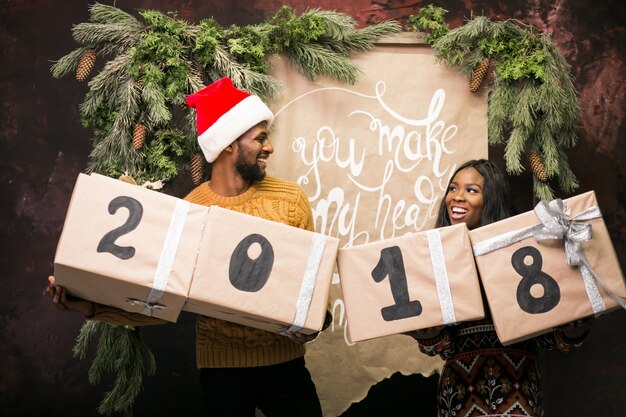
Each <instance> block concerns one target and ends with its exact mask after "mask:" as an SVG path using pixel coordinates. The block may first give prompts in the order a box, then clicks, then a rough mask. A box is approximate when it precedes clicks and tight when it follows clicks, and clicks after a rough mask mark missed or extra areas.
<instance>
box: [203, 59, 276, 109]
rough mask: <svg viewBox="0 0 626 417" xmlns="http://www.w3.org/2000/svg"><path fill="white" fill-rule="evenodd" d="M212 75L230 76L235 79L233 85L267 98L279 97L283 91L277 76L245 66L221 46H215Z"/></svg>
mask: <svg viewBox="0 0 626 417" xmlns="http://www.w3.org/2000/svg"><path fill="white" fill-rule="evenodd" d="M210 75H211V78H212V79H214V80H217V79H218V78H221V77H228V78H230V79H231V80H233V85H235V86H237V87H238V88H241V89H244V90H246V91H248V92H250V93H253V94H257V95H259V97H261V98H262V99H265V100H269V99H271V98H274V97H277V96H278V95H279V94H280V91H281V87H280V84H279V83H278V81H277V80H276V79H275V78H273V77H271V76H269V75H266V74H262V73H258V72H254V71H251V70H249V69H248V68H245V67H244V66H243V65H240V64H239V63H238V62H237V61H235V60H234V59H233V58H232V57H231V56H230V54H228V52H226V51H225V50H224V49H222V48H221V47H217V48H215V64H214V65H213V68H212V71H211V74H210Z"/></svg>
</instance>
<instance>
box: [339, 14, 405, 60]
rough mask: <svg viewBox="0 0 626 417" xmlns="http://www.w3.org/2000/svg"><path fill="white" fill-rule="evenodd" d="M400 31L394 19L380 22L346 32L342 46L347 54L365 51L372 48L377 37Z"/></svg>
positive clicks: (400, 28) (400, 27)
mask: <svg viewBox="0 0 626 417" xmlns="http://www.w3.org/2000/svg"><path fill="white" fill-rule="evenodd" d="M401 31H402V26H400V25H399V24H398V23H397V22H395V21H391V20H387V21H384V22H380V23H377V24H375V25H371V26H367V27H364V28H363V29H359V30H356V31H354V32H352V33H349V34H347V35H346V36H345V37H344V38H343V43H342V44H343V48H345V49H346V52H347V54H352V53H356V52H366V51H368V50H370V49H372V48H373V47H374V43H375V42H376V41H378V40H379V39H381V38H383V37H385V36H388V35H390V34H392V33H398V32H401Z"/></svg>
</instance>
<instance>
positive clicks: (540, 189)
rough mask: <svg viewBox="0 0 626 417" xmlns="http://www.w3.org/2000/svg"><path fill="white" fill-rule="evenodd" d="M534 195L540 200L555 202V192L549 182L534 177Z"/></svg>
mask: <svg viewBox="0 0 626 417" xmlns="http://www.w3.org/2000/svg"><path fill="white" fill-rule="evenodd" d="M533 195H534V196H535V197H537V198H538V199H539V200H547V201H551V200H554V191H552V188H551V187H550V185H549V184H548V183H547V182H541V181H539V180H537V178H534V177H533Z"/></svg>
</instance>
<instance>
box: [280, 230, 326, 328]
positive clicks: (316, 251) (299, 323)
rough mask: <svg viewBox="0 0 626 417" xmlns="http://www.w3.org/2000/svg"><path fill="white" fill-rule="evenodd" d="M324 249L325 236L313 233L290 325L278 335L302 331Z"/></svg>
mask: <svg viewBox="0 0 626 417" xmlns="http://www.w3.org/2000/svg"><path fill="white" fill-rule="evenodd" d="M325 247H326V236H325V235H322V234H320V233H313V241H312V243H311V251H310V252H309V259H308V260H307V263H306V267H305V269H304V274H303V276H302V284H301V285H300V294H299V295H298V301H297V302H296V312H295V315H294V319H293V322H292V325H291V326H289V327H285V328H284V329H282V330H281V331H279V332H278V333H279V334H282V335H287V334H289V333H294V332H298V331H300V330H302V329H303V328H304V325H305V324H306V319H307V316H308V314H309V308H310V307H311V301H312V300H313V291H314V290H315V280H316V279H317V273H318V271H319V267H320V263H321V262H322V255H323V254H324V248H325Z"/></svg>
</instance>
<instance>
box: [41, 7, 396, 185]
mask: <svg viewBox="0 0 626 417" xmlns="http://www.w3.org/2000/svg"><path fill="white" fill-rule="evenodd" d="M89 12H90V19H89V20H90V22H87V23H80V24H78V25H76V26H74V28H73V29H72V35H73V37H74V40H75V41H76V42H77V43H78V44H79V47H78V48H77V49H76V50H74V51H72V52H70V53H69V54H67V55H65V56H64V57H62V58H61V59H59V60H58V61H57V62H56V63H54V65H53V66H52V68H51V71H52V75H53V76H54V77H62V76H65V75H67V74H70V73H74V72H75V70H76V67H77V65H79V62H80V58H81V57H82V56H83V54H84V53H85V52H86V51H95V53H96V55H97V56H98V57H101V58H109V60H108V61H107V62H106V63H105V64H104V66H103V68H102V70H100V72H99V73H98V74H97V75H95V76H94V77H93V78H92V79H91V80H90V81H89V83H88V86H89V91H88V92H87V93H86V95H85V99H84V101H83V103H82V104H81V106H80V114H81V119H82V122H83V124H84V125H85V126H89V127H92V128H93V130H94V138H93V147H92V152H91V154H90V162H89V166H88V167H87V172H97V173H100V174H103V175H108V176H111V177H116V178H118V177H120V176H121V175H123V174H125V175H129V176H131V177H132V178H134V179H135V180H136V181H137V183H138V184H144V185H145V184H162V183H166V182H167V181H170V180H171V179H173V178H174V177H175V176H176V175H178V173H179V172H180V171H181V169H188V168H189V161H190V159H191V157H192V156H193V155H194V154H195V153H197V152H198V144H197V141H196V138H197V135H196V133H195V125H194V123H193V115H192V117H188V116H189V115H190V114H192V111H191V110H190V109H187V108H186V106H185V98H186V96H187V95H189V94H191V93H193V92H196V91H198V90H199V89H201V88H202V87H203V86H204V85H206V84H210V83H211V82H212V81H215V80H216V79H218V78H221V77H224V76H226V77H229V78H231V79H232V80H233V84H234V85H235V86H237V87H239V88H242V89H245V90H247V91H249V92H251V93H253V94H256V95H259V96H260V97H261V98H263V99H265V100H269V99H271V98H274V97H277V96H278V95H279V94H280V92H281V87H280V84H279V82H278V80H276V79H274V78H273V77H271V76H269V75H268V74H267V71H268V70H269V62H268V61H267V59H266V57H267V55H268V54H276V53H280V52H284V53H286V54H287V56H288V57H289V59H290V61H291V63H292V64H293V65H294V67H295V68H297V69H299V70H300V71H301V72H302V73H303V74H304V75H306V76H307V77H308V78H309V79H312V80H314V79H316V78H318V77H320V76H323V75H325V76H328V77H331V78H334V79H337V80H339V81H342V82H345V83H350V84H354V83H355V82H356V81H357V79H358V76H359V69H358V67H357V66H356V65H354V64H353V63H352V62H351V61H350V60H349V55H350V54H352V53H355V52H362V51H366V50H368V49H371V48H372V47H373V46H374V42H375V41H376V40H377V39H379V38H380V37H382V36H385V35H388V34H390V33H395V32H399V31H400V30H401V29H402V28H401V26H400V25H399V24H397V23H395V22H393V21H385V22H382V23H379V24H377V25H373V26H371V27H367V28H364V29H357V28H356V22H355V21H354V19H352V18H351V17H349V16H347V15H345V14H342V13H338V12H334V11H324V10H319V9H315V10H309V11H307V12H305V13H303V14H301V15H300V16H297V15H296V13H295V11H294V9H293V8H291V7H289V6H283V7H282V8H281V9H280V10H279V11H278V12H277V13H276V14H275V15H274V16H272V17H270V18H269V19H268V20H266V21H265V22H263V23H260V24H257V25H249V26H243V27H239V26H235V25H233V26H230V27H228V28H224V27H222V26H220V25H219V24H218V23H217V22H216V21H215V20H214V19H212V18H207V19H203V20H201V21H200V23H199V24H197V25H193V24H190V23H188V22H185V21H183V20H180V19H177V18H176V15H175V14H173V13H168V14H164V13H161V12H159V11H156V10H141V11H139V18H136V17H134V16H132V15H130V14H128V13H126V12H124V11H122V10H120V9H118V8H116V7H113V6H107V5H103V4H99V3H96V4H93V5H91V6H90V7H89ZM138 123H141V124H143V125H144V126H146V128H147V132H148V133H147V135H146V140H145V145H144V146H143V147H142V148H141V149H140V150H139V151H138V150H136V149H135V148H134V147H133V144H132V131H133V127H134V126H135V125H136V124H138ZM170 140H172V141H173V142H172V143H170V142H169V141H170Z"/></svg>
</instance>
